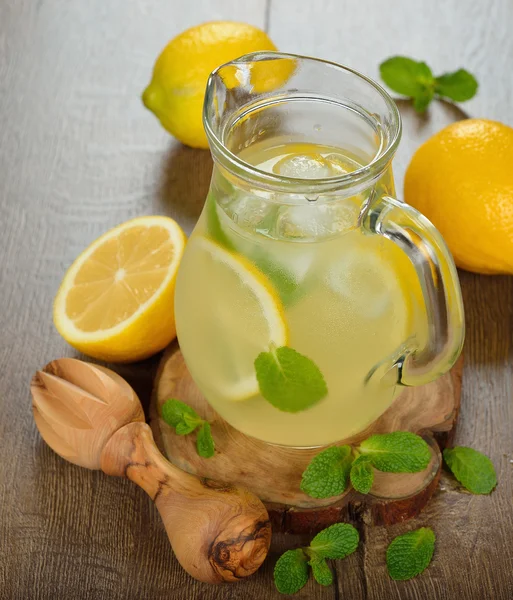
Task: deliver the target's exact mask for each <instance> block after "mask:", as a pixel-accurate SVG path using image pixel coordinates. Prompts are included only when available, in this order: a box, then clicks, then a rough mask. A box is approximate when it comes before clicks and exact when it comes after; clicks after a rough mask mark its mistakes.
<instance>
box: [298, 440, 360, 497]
mask: <svg viewBox="0 0 513 600" xmlns="http://www.w3.org/2000/svg"><path fill="white" fill-rule="evenodd" d="M352 462H353V456H352V453H351V448H350V446H340V447H338V446H332V447H331V448H326V450H323V451H322V452H319V454H317V455H316V456H314V457H313V458H312V460H311V461H310V464H309V465H308V467H306V469H305V471H304V473H303V476H302V478H301V489H302V490H303V492H305V494H308V495H309V496H311V497H312V498H331V496H338V495H339V494H341V493H342V492H343V491H344V490H345V489H346V488H347V484H348V481H349V472H350V470H351V463H352Z"/></svg>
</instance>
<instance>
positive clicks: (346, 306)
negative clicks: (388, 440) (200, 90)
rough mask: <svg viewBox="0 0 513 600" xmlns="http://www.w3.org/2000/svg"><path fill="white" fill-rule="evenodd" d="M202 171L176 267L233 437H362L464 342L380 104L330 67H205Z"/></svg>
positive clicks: (211, 394)
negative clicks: (195, 215)
mask: <svg viewBox="0 0 513 600" xmlns="http://www.w3.org/2000/svg"><path fill="white" fill-rule="evenodd" d="M204 124H205V129H206V132H207V136H208V139H209V143H210V147H211V150H212V155H213V158H214V171H213V175H212V182H211V187H210V191H209V194H208V197H207V199H206V202H205V206H204V209H203V212H202V214H201V217H200V219H199V221H198V223H197V225H196V228H195V229H194V232H193V233H192V235H191V237H190V240H189V242H188V244H187V248H186V250H185V254H184V257H183V260H182V263H181V266H180V270H179V274H178V280H177V287H176V296H175V312H176V322H177V331H178V339H179V342H180V346H181V349H182V352H183V356H184V358H185V361H186V364H187V367H188V369H189V370H190V373H191V375H192V377H193V379H194V381H195V382H196V383H197V385H198V387H199V388H200V390H201V391H202V393H203V394H204V395H205V397H206V398H207V400H208V402H209V403H210V404H211V405H212V406H213V408H214V409H215V410H216V411H217V412H218V413H219V414H220V415H221V416H222V417H223V418H224V419H225V420H226V421H227V422H228V423H230V424H231V425H232V426H233V427H235V428H236V429H238V430H239V431H242V432H243V433H245V434H247V435H249V436H252V437H255V438H258V439H261V440H264V441H267V442H271V443H274V444H281V445H289V446H296V447H311V446H320V445H324V444H329V443H332V442H336V441H338V440H342V439H345V438H347V437H349V436H351V435H353V434H356V433H358V432H359V431H362V430H363V429H365V428H366V427H367V426H368V425H369V424H370V423H372V422H373V421H374V420H375V419H377V418H378V417H379V416H380V415H381V414H382V413H383V412H384V411H385V410H386V409H387V408H388V407H389V406H390V404H391V403H392V402H393V400H394V399H395V398H396V397H397V396H398V395H399V393H400V392H401V390H402V388H403V386H415V385H420V384H424V383H427V382H429V381H432V380H434V379H436V378H437V377H439V376H440V375H442V374H443V373H445V372H446V371H447V370H449V369H450V368H451V366H452V365H453V364H454V362H455V361H456V359H457V357H458V355H459V353H460V351H461V347H462V343H463V336H464V320H463V306H462V301H461V291H460V287H459V282H458V277H457V273H456V269H455V266H454V263H453V260H452V257H451V255H450V253H449V251H448V249H447V247H446V245H445V243H444V241H443V239H442V237H441V235H440V234H439V232H438V231H437V230H436V229H435V228H434V227H433V225H432V224H431V223H430V222H429V221H428V220H427V219H426V218H425V217H424V216H422V215H421V214H420V213H419V212H418V211H416V210H415V209H414V208H412V207H410V206H408V205H406V204H404V203H402V202H400V201H399V200H397V199H395V189H394V182H393V175H392V167H391V161H392V158H393V156H394V153H395V151H396V149H397V145H398V143H399V139H400V135H401V120H400V116H399V112H398V110H397V107H396V105H395V103H394V102H393V100H392V99H391V98H390V96H389V95H388V94H387V93H386V92H385V91H384V90H383V89H382V88H381V87H380V86H379V85H377V84H376V83H374V82H373V81H371V80H369V79H367V78H366V77H364V76H363V75H360V74H359V73H357V72H355V71H352V70H351V69H348V68H346V67H342V66H340V65H336V64H334V63H330V62H325V61H322V60H316V59H313V58H307V57H302V56H296V55H289V54H281V53H274V52H258V53H254V54H248V55H246V56H243V57H241V58H239V59H237V60H235V61H233V62H231V63H228V64H226V65H223V66H221V67H219V68H218V69H216V70H215V71H214V72H213V73H212V75H211V76H210V79H209V81H208V84H207V91H206V97H205V106H204Z"/></svg>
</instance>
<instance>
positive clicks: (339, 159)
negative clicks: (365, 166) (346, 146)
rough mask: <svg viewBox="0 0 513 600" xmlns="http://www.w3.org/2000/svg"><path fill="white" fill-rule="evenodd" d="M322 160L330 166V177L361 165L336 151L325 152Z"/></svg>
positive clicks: (350, 170)
mask: <svg viewBox="0 0 513 600" xmlns="http://www.w3.org/2000/svg"><path fill="white" fill-rule="evenodd" d="M324 160H325V161H326V162H327V163H328V164H329V166H330V169H331V176H332V177H334V176H336V175H344V174H346V173H351V172H352V171H356V169H359V168H361V165H359V164H358V163H357V162H356V161H354V160H352V159H350V158H348V157H347V156H344V154H338V153H336V152H333V153H331V154H327V155H326V156H325V157H324Z"/></svg>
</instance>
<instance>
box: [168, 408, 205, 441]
mask: <svg viewBox="0 0 513 600" xmlns="http://www.w3.org/2000/svg"><path fill="white" fill-rule="evenodd" d="M162 418H163V419H164V421H165V422H166V423H167V424H168V425H171V427H175V428H176V427H178V426H179V425H180V424H183V428H185V427H187V426H188V427H192V426H193V425H194V427H192V429H191V431H194V429H195V428H196V427H197V426H198V425H199V424H200V423H202V421H203V420H202V419H201V418H200V416H199V415H198V413H197V412H196V411H195V410H194V408H192V407H191V406H189V405H188V404H185V402H181V401H180V400H175V399H172V400H167V401H166V402H165V403H164V404H163V405H162ZM194 423H195V424H194ZM177 433H178V432H177ZM188 433H190V432H188ZM180 435H184V434H183V433H181V434H180Z"/></svg>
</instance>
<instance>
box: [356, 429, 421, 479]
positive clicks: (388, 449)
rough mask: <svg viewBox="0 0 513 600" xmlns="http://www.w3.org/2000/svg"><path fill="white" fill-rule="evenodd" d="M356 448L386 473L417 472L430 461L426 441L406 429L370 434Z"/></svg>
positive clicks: (373, 464) (374, 465)
mask: <svg viewBox="0 0 513 600" xmlns="http://www.w3.org/2000/svg"><path fill="white" fill-rule="evenodd" d="M358 450H359V451H360V453H361V454H362V455H364V456H368V457H369V458H370V459H371V462H372V466H373V467H375V468H376V469H378V470H379V471H385V472H387V473H417V472H418V471H423V470H424V469H425V468H426V467H427V466H428V465H429V462H430V461H431V451H430V450H429V446H428V445H427V444H426V442H425V441H424V440H423V439H422V438H421V437H420V436H419V435H415V434H414V433H410V432H408V431H395V432H393V433H383V434H375V435H371V436H370V438H368V439H366V440H364V441H363V442H362V443H361V444H360V447H359V448H358Z"/></svg>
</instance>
